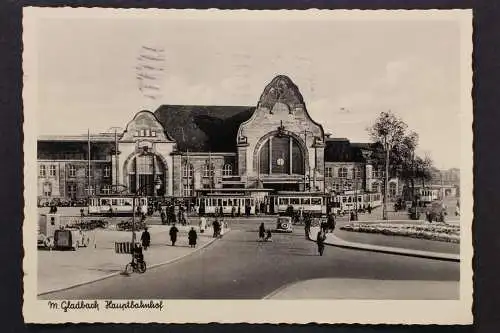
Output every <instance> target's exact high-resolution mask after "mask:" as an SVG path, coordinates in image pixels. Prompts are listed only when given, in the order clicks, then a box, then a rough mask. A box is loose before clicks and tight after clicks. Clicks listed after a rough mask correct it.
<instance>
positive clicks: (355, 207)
mask: <svg viewBox="0 0 500 333" xmlns="http://www.w3.org/2000/svg"><path fill="white" fill-rule="evenodd" d="M353 170H354V173H353V180H354V200H356V201H355V203H354V220H355V221H357V220H358V183H357V177H356V173H357V167H354V169H353Z"/></svg>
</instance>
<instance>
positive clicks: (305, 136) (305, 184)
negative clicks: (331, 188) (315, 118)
mask: <svg viewBox="0 0 500 333" xmlns="http://www.w3.org/2000/svg"><path fill="white" fill-rule="evenodd" d="M308 133H309V134H313V135H314V132H311V131H308V130H304V145H305V147H306V156H304V191H305V190H306V187H307V181H308V180H309V184H310V183H311V167H310V166H309V172H308V173H309V179H307V177H306V163H305V162H306V157H307V158H309V148H308V147H307V134H308ZM308 164H309V163H308ZM313 172H314V173H316V159H315V161H314V170H313ZM314 185H316V184H314ZM310 189H311V188H310V186H309V191H310Z"/></svg>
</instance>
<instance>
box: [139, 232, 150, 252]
mask: <svg viewBox="0 0 500 333" xmlns="http://www.w3.org/2000/svg"><path fill="white" fill-rule="evenodd" d="M141 243H142V247H143V248H144V250H147V249H148V247H149V244H150V243H151V235H150V234H149V231H148V228H147V227H146V228H144V231H143V232H142V235H141Z"/></svg>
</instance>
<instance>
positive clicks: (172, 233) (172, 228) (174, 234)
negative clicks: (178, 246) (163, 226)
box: [169, 224, 179, 246]
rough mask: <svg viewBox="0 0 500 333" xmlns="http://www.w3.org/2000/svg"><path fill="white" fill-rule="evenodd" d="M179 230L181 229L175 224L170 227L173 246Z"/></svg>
mask: <svg viewBox="0 0 500 333" xmlns="http://www.w3.org/2000/svg"><path fill="white" fill-rule="evenodd" d="M178 232H179V229H177V227H176V226H175V224H174V225H172V227H171V228H170V232H169V234H170V241H171V242H172V246H175V242H177V233H178Z"/></svg>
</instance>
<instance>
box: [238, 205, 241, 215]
mask: <svg viewBox="0 0 500 333" xmlns="http://www.w3.org/2000/svg"><path fill="white" fill-rule="evenodd" d="M240 216H241V206H240V205H238V217H240Z"/></svg>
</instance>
